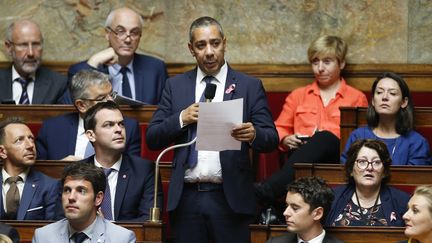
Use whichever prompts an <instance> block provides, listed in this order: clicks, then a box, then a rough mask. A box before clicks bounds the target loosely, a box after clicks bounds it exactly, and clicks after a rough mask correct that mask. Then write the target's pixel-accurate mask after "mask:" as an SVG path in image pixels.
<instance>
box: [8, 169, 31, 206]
mask: <svg viewBox="0 0 432 243" xmlns="http://www.w3.org/2000/svg"><path fill="white" fill-rule="evenodd" d="M27 174H28V170H26V171H25V172H23V173H21V174H19V175H18V176H20V177H21V179H22V181H17V183H16V185H17V187H18V191H19V194H20V200H21V198H22V194H23V190H24V184H25V181H26V179H27ZM9 177H11V176H10V175H9V174H8V173H7V172H6V170H5V169H4V168H3V169H2V179H3V180H2V187H3V188H2V196H3V210H4V211H5V212H6V194H7V192H8V191H9V188H10V184H9V183H6V180H7V179H8V178H9Z"/></svg>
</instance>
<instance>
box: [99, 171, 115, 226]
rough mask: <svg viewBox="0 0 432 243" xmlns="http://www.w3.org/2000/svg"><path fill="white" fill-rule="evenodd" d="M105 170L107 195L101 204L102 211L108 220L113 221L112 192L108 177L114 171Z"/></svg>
mask: <svg viewBox="0 0 432 243" xmlns="http://www.w3.org/2000/svg"><path fill="white" fill-rule="evenodd" d="M103 170H104V173H105V177H106V187H105V195H104V198H103V201H102V204H101V210H102V213H103V215H104V217H105V218H106V219H108V220H113V216H112V210H111V191H110V186H109V183H108V176H109V174H111V171H113V169H111V168H108V169H105V168H103Z"/></svg>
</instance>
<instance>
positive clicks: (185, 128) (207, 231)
mask: <svg viewBox="0 0 432 243" xmlns="http://www.w3.org/2000/svg"><path fill="white" fill-rule="evenodd" d="M189 35H190V37H189V40H190V42H189V44H188V46H189V51H190V52H191V54H192V56H193V57H195V59H196V61H197V68H195V69H194V70H191V71H188V72H186V73H184V74H181V75H178V76H176V77H174V78H171V79H168V80H167V84H166V86H165V89H164V92H163V94H162V98H161V102H160V103H159V108H158V109H157V111H156V112H155V113H154V116H153V118H152V121H151V122H150V124H149V127H148V129H147V134H146V136H147V144H148V146H149V148H150V149H161V148H164V147H167V146H169V145H170V144H172V143H176V144H180V143H185V142H188V141H191V140H192V139H193V138H194V136H195V135H193V134H194V130H195V129H196V126H197V121H198V110H199V104H198V102H199V101H200V97H201V94H202V93H203V91H204V89H205V87H206V85H207V84H206V83H207V82H211V83H213V84H215V85H216V86H217V89H216V93H215V97H214V99H213V101H216V102H220V101H228V100H233V99H239V98H243V122H242V123H241V124H237V125H236V126H234V127H233V128H232V129H231V130H230V131H227V133H230V134H231V136H232V137H233V138H234V139H235V140H238V141H240V142H241V150H226V151H221V152H215V151H198V152H197V153H198V154H197V155H196V154H195V150H193V149H191V148H190V147H183V148H178V149H177V150H176V151H175V154H174V161H173V171H172V175H171V180H170V186H169V192H168V206H167V210H168V211H169V213H170V223H171V228H172V231H173V235H174V242H187V243H194V242H197V243H199V242H208V241H209V240H210V241H211V242H214V243H222V242H223V243H227V242H249V241H250V230H249V224H250V223H251V222H252V221H253V218H254V214H255V210H256V199H255V195H254V191H253V186H252V184H253V181H254V173H253V170H252V167H251V160H250V157H249V152H250V149H254V150H256V151H258V152H266V151H271V150H273V149H275V148H276V147H277V144H278V135H277V132H276V129H275V126H274V124H273V119H272V117H271V114H270V111H269V108H268V104H267V99H266V96H265V91H264V88H263V86H262V83H261V81H260V80H258V79H256V78H253V77H250V76H247V75H245V74H243V73H240V72H237V71H235V70H233V69H232V68H231V67H230V66H229V65H228V64H227V62H226V61H225V58H224V55H225V49H226V39H225V36H224V33H223V30H222V27H221V25H220V24H219V23H218V22H217V21H216V20H215V19H213V18H211V17H201V18H198V19H197V20H195V21H194V22H193V23H192V25H191V27H190V31H189ZM195 155H196V156H195ZM192 160H194V161H192Z"/></svg>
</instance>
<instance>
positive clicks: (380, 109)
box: [341, 72, 432, 165]
mask: <svg viewBox="0 0 432 243" xmlns="http://www.w3.org/2000/svg"><path fill="white" fill-rule="evenodd" d="M367 122H368V126H366V127H361V128H358V129H356V130H354V131H353V132H352V133H351V134H350V137H349V139H348V141H347V143H346V145H345V150H344V152H343V153H342V155H341V162H342V163H345V161H346V159H347V154H346V152H347V150H348V148H349V147H350V146H351V144H352V143H353V142H354V141H356V140H357V139H367V138H371V139H379V140H381V141H383V142H384V143H385V144H386V145H387V149H388V151H389V152H390V156H391V159H392V161H393V165H431V164H432V161H431V157H430V151H429V144H428V142H427V140H426V139H425V138H424V137H423V136H422V135H420V134H419V133H418V132H416V131H414V130H413V127H414V115H413V104H412V100H411V95H410V91H409V88H408V85H407V84H406V82H405V81H404V80H403V79H402V78H401V77H400V76H398V75H397V74H395V73H391V72H387V73H383V74H382V75H380V76H378V77H377V79H376V80H375V82H374V83H373V85H372V100H371V102H370V103H369V107H368V111H367Z"/></svg>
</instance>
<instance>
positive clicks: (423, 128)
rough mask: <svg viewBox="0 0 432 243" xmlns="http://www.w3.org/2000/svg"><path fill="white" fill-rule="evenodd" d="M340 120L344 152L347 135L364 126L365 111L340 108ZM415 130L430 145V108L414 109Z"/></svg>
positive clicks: (431, 110) (365, 123) (361, 108)
mask: <svg viewBox="0 0 432 243" xmlns="http://www.w3.org/2000/svg"><path fill="white" fill-rule="evenodd" d="M339 109H340V111H341V120H340V130H341V143H340V149H341V151H343V150H344V148H345V144H346V142H347V141H348V138H349V135H350V134H351V132H352V131H354V130H355V129H356V128H358V127H362V126H366V125H367V121H366V111H367V108H364V107H340V108H339ZM414 125H415V129H416V130H417V131H418V132H420V133H421V134H422V135H423V136H425V137H426V138H427V139H428V141H429V144H432V134H431V132H432V107H415V108H414Z"/></svg>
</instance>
